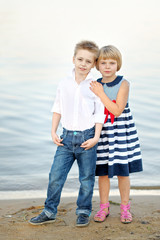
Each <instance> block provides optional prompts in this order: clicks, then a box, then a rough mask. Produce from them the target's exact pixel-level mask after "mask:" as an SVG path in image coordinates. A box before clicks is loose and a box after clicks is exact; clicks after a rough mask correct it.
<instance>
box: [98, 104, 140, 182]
mask: <svg viewBox="0 0 160 240" xmlns="http://www.w3.org/2000/svg"><path fill="white" fill-rule="evenodd" d="M96 164H97V168H96V175H98V176H104V175H108V177H109V178H112V177H113V176H129V174H130V173H132V172H139V171H142V157H141V150H140V144H139V139H138V135H137V130H136V127H135V123H134V121H133V118H132V115H131V111H130V108H129V106H128V103H127V105H126V107H125V109H124V111H123V113H122V114H121V115H120V116H119V117H115V119H114V123H113V124H112V123H111V119H110V115H109V116H108V120H107V122H106V123H105V124H104V126H103V129H102V132H101V136H100V139H99V143H98V148H97V162H96Z"/></svg>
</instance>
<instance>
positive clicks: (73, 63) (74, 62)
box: [73, 56, 75, 64]
mask: <svg viewBox="0 0 160 240" xmlns="http://www.w3.org/2000/svg"><path fill="white" fill-rule="evenodd" d="M73 64H75V57H74V56H73Z"/></svg>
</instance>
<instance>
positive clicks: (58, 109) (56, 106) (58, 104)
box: [51, 84, 61, 114]
mask: <svg viewBox="0 0 160 240" xmlns="http://www.w3.org/2000/svg"><path fill="white" fill-rule="evenodd" d="M51 112H56V113H59V114H61V102H60V84H59V86H58V88H57V91H56V97H55V100H54V103H53V106H52V108H51Z"/></svg>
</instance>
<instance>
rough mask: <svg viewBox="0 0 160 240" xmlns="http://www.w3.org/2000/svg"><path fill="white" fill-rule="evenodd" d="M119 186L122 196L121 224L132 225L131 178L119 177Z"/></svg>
mask: <svg viewBox="0 0 160 240" xmlns="http://www.w3.org/2000/svg"><path fill="white" fill-rule="evenodd" d="M118 185H119V191H120V196H121V206H120V208H121V222H122V223H131V222H132V215H131V213H130V203H129V194H130V179H129V177H122V176H118Z"/></svg>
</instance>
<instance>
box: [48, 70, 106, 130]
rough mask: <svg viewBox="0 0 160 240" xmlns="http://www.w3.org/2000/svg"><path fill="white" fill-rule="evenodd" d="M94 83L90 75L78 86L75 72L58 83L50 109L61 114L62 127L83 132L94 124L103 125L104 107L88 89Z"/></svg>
mask: <svg viewBox="0 0 160 240" xmlns="http://www.w3.org/2000/svg"><path fill="white" fill-rule="evenodd" d="M91 81H94V79H93V77H92V75H91V73H89V74H88V76H87V77H86V79H85V80H84V81H82V82H81V83H80V84H78V83H77V82H76V81H75V70H74V69H73V71H72V73H71V75H70V76H68V77H66V78H65V79H64V80H63V81H61V82H60V83H59V86H58V88H57V93H56V98H55V101H54V104H53V107H52V109H51V111H52V112H56V113H59V114H61V123H62V127H64V128H66V129H67V130H71V131H76V130H77V131H84V130H86V129H89V128H92V127H93V126H94V125H95V123H104V119H105V115H104V105H103V104H102V102H101V100H100V99H99V98H98V97H97V96H96V95H95V94H94V93H93V92H92V91H91V90H90V89H89V87H90V82H91Z"/></svg>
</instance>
